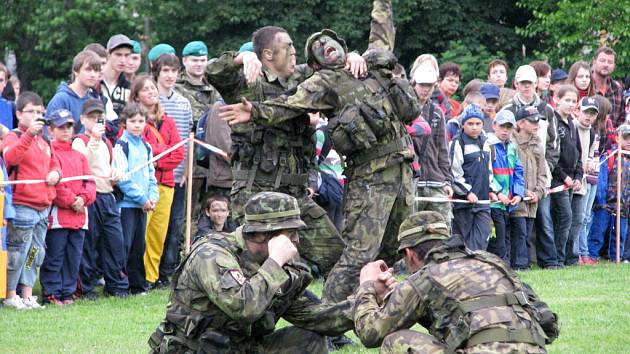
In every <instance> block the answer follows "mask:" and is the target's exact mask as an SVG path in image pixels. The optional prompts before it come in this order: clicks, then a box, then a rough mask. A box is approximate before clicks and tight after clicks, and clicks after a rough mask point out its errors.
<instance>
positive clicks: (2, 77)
mask: <svg viewBox="0 0 630 354" xmlns="http://www.w3.org/2000/svg"><path fill="white" fill-rule="evenodd" d="M10 77H11V73H10V72H9V69H8V68H7V67H6V66H5V65H4V64H2V63H0V94H1V93H2V91H4V88H5V87H6V86H7V84H8V83H9V78H10ZM14 118H15V107H14V105H13V102H11V101H9V100H7V99H5V98H4V97H0V124H1V125H3V126H5V127H6V128H7V129H9V130H11V129H13V121H14Z"/></svg>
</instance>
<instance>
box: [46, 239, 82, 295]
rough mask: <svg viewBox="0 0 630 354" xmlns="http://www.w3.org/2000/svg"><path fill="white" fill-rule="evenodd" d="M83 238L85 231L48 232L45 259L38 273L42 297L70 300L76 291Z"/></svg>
mask: <svg viewBox="0 0 630 354" xmlns="http://www.w3.org/2000/svg"><path fill="white" fill-rule="evenodd" d="M84 236H85V230H71V229H52V230H48V233H47V234H46V258H44V263H43V264H42V267H41V269H40V271H39V282H40V283H41V284H42V293H43V295H44V296H46V297H47V296H54V297H55V298H57V299H59V300H66V299H72V294H73V293H74V292H75V291H76V289H77V279H78V277H79V265H80V264H81V252H82V250H83V239H84Z"/></svg>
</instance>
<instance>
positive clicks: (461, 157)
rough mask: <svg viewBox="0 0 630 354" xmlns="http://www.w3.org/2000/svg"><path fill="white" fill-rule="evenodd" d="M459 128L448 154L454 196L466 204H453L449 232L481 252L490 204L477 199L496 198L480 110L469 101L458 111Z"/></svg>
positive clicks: (485, 242) (489, 226)
mask: <svg viewBox="0 0 630 354" xmlns="http://www.w3.org/2000/svg"><path fill="white" fill-rule="evenodd" d="M461 120H462V122H461V123H462V129H461V130H460V132H459V134H458V135H457V136H456V137H455V138H453V141H451V144H450V149H449V157H450V160H451V171H452V173H453V189H454V191H455V198H456V199H463V200H468V202H469V204H463V203H454V204H453V233H458V234H460V235H462V236H463V237H464V240H465V242H466V246H467V247H468V248H470V249H471V250H482V251H485V250H486V248H487V247H488V238H489V237H490V233H491V232H492V218H491V217H490V206H489V205H488V204H487V203H483V204H480V203H478V201H479V200H488V199H489V200H490V201H491V202H494V201H497V196H496V194H495V193H496V191H497V190H498V188H497V187H496V186H495V184H494V178H493V175H492V161H491V156H490V155H491V154H490V145H489V144H488V141H487V139H486V137H485V136H484V135H483V134H482V131H483V129H482V126H483V112H482V111H481V108H480V107H479V106H477V105H475V104H471V105H469V106H468V107H466V109H465V110H464V113H462V118H461Z"/></svg>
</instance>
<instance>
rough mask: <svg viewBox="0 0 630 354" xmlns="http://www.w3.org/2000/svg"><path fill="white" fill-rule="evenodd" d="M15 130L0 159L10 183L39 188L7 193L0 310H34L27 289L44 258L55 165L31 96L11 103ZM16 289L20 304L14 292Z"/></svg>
mask: <svg viewBox="0 0 630 354" xmlns="http://www.w3.org/2000/svg"><path fill="white" fill-rule="evenodd" d="M16 106H17V107H16V110H17V116H18V128H17V129H14V130H13V131H11V132H10V133H9V134H8V135H7V137H6V138H5V139H4V141H3V147H2V153H3V156H4V159H5V162H6V164H7V166H8V169H9V171H8V172H9V178H10V179H11V180H12V181H17V180H26V179H36V180H44V181H46V182H45V183H37V184H29V185H23V184H17V185H15V186H14V188H13V205H14V207H15V218H14V219H13V222H12V223H11V224H9V229H8V231H7V251H8V252H9V254H11V257H9V263H8V273H7V274H8V275H7V299H6V300H4V304H5V306H10V307H14V308H17V309H24V308H29V309H37V308H41V305H39V304H38V303H37V297H35V296H33V285H34V284H35V280H36V278H37V270H38V269H39V266H40V265H41V264H42V262H43V260H44V256H45V254H46V245H45V237H46V230H47V229H48V214H49V208H50V205H51V204H52V201H53V199H55V196H56V191H55V187H54V186H55V185H56V184H57V183H58V182H59V179H60V178H61V169H60V167H59V162H58V160H57V159H55V158H53V156H52V150H51V148H50V144H49V143H48V141H47V140H45V139H44V137H43V136H42V130H43V128H44V124H45V120H44V119H43V116H44V112H45V110H44V102H43V101H42V99H41V97H39V96H38V95H37V94H35V93H32V92H24V93H22V94H21V95H20V97H19V98H18V100H17V103H16ZM18 284H20V285H21V298H20V297H18V296H17V295H16V294H17V291H16V290H17V286H18Z"/></svg>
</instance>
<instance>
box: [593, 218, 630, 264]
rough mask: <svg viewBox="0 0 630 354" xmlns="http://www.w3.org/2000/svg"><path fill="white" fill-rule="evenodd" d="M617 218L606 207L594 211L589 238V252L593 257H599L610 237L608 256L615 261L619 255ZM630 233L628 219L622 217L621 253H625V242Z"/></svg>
mask: <svg viewBox="0 0 630 354" xmlns="http://www.w3.org/2000/svg"><path fill="white" fill-rule="evenodd" d="M616 228H617V219H616V216H615V214H613V213H611V212H609V211H608V210H605V209H597V210H595V211H594V212H593V226H592V227H591V235H590V236H589V238H588V253H589V255H590V256H591V258H594V259H598V258H599V252H600V251H601V249H602V247H603V246H604V243H605V241H606V238H608V240H609V241H608V258H609V259H610V260H611V261H615V260H616V257H617V230H616ZM627 234H628V219H626V218H621V234H620V242H619V244H620V247H619V249H620V253H621V254H622V255H623V253H624V244H625V242H626V236H627Z"/></svg>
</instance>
